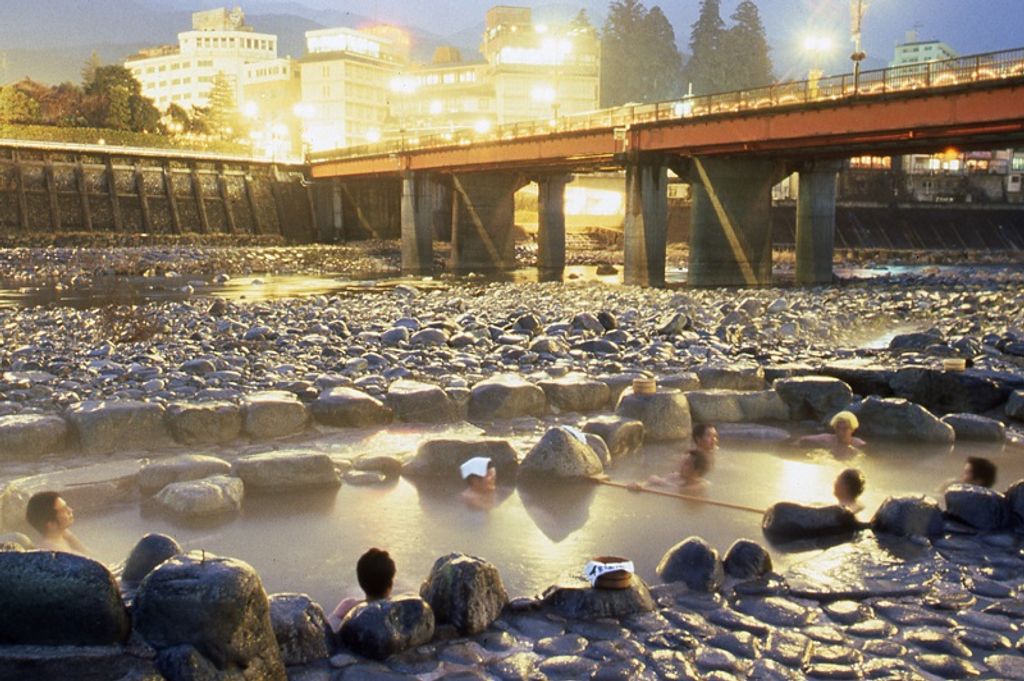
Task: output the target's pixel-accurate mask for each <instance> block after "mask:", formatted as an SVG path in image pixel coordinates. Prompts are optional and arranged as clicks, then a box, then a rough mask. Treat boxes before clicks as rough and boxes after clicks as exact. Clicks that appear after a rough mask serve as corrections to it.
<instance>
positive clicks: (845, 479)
mask: <svg viewBox="0 0 1024 681" xmlns="http://www.w3.org/2000/svg"><path fill="white" fill-rule="evenodd" d="M865 482H866V480H865V479H864V474H863V473H861V472H860V471H859V470H857V469H856V468H847V469H846V470H844V471H843V472H842V473H840V474H839V475H838V476H837V477H836V481H835V483H834V484H833V485H832V493H833V494H835V495H836V499H838V500H839V501H854V500H856V499H857V497H859V496H860V495H861V494H862V493H863V492H864V485H865Z"/></svg>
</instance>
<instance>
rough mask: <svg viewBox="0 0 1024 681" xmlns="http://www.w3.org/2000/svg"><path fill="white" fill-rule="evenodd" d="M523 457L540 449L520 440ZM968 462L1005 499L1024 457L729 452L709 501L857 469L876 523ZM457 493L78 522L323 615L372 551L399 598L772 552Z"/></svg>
mask: <svg viewBox="0 0 1024 681" xmlns="http://www.w3.org/2000/svg"><path fill="white" fill-rule="evenodd" d="M516 446H517V448H518V449H519V451H520V452H521V453H525V452H526V451H528V445H526V444H525V443H520V442H516ZM681 450H682V447H681V446H680V445H671V446H669V445H658V446H647V447H645V448H644V450H643V451H642V452H641V453H640V454H639V455H636V456H633V457H629V458H627V459H624V460H621V461H619V462H618V463H617V464H616V466H615V467H614V468H612V469H610V471H609V473H610V475H611V477H612V479H613V480H615V481H619V482H631V481H634V480H642V479H644V478H646V476H648V475H650V474H652V473H659V474H660V473H665V472H668V471H670V470H672V469H673V467H674V466H675V462H676V460H677V457H678V455H679V453H680V452H681ZM967 455H982V456H987V457H989V458H991V459H993V460H994V461H995V462H996V463H997V464H998V465H999V469H1000V471H999V480H998V481H997V484H996V487H997V489H1000V490H1002V489H1005V488H1006V487H1007V486H1009V484H1010V483H1012V482H1013V481H1015V480H1018V479H1020V478H1022V477H1024V456H1022V453H1021V452H1019V451H1013V450H1006V451H1004V450H1001V449H1000V448H979V447H965V446H959V447H957V448H956V449H952V450H951V449H949V448H939V449H936V448H930V449H922V448H908V447H894V446H886V445H882V446H876V447H874V448H873V449H869V450H868V453H867V455H865V456H861V457H858V459H856V460H854V461H850V462H841V461H835V460H833V459H831V458H830V457H827V456H821V457H816V456H808V455H807V454H806V453H805V452H802V451H794V450H791V449H785V448H775V449H772V448H768V447H766V446H765V445H763V444H762V445H757V446H750V445H742V444H738V443H735V442H729V441H727V440H724V441H723V444H722V448H721V451H720V452H719V456H718V461H717V465H716V468H715V469H714V470H713V471H712V472H711V474H710V476H709V479H710V480H711V482H712V484H711V486H710V488H709V489H708V490H707V492H706V496H707V498H709V499H716V500H722V501H728V502H732V503H738V504H742V505H745V506H752V507H756V508H760V509H763V508H766V507H768V506H770V505H771V504H772V503H774V502H776V501H780V500H790V501H800V502H812V503H813V502H830V501H832V496H831V490H832V480H833V479H834V478H835V476H836V474H837V473H838V472H839V470H841V469H842V468H844V467H846V466H847V465H856V466H857V467H859V468H861V469H862V470H863V471H864V473H865V475H866V476H867V480H868V486H867V490H866V491H865V493H864V496H863V498H862V500H863V502H864V504H865V506H866V510H865V511H864V512H862V514H861V517H862V518H864V519H870V517H871V515H872V514H873V512H874V510H875V508H877V506H878V504H879V503H880V502H881V501H882V500H883V499H884V498H885V497H886V496H888V495H890V494H902V493H926V494H931V495H933V496H936V497H938V496H939V493H938V488H939V487H940V486H941V484H942V483H943V482H944V481H945V480H948V479H950V478H953V477H958V476H959V474H960V471H961V469H962V467H963V461H964V458H965V457H966V456H967ZM460 491H461V486H460V485H459V484H457V483H456V484H440V483H434V484H423V483H413V482H411V481H409V480H405V479H396V480H394V481H393V482H391V483H389V484H385V485H382V486H369V487H360V486H353V485H345V486H343V487H341V488H340V489H337V490H330V491H318V492H307V493H301V494H288V495H259V496H258V495H247V497H246V499H245V502H244V507H243V510H242V512H241V513H240V514H239V515H237V516H234V517H231V518H227V519H219V520H216V521H208V522H203V523H183V522H181V521H176V520H174V519H171V518H168V517H166V516H163V515H159V514H155V513H152V512H150V511H147V510H146V509H145V507H144V506H140V505H139V504H138V503H130V504H129V503H125V504H121V505H117V506H113V507H110V508H107V509H104V510H102V511H93V512H88V513H85V512H83V513H79V514H78V519H77V522H76V524H75V531H76V533H77V534H78V536H79V537H80V538H81V539H82V540H83V541H84V542H85V544H86V545H87V546H89V547H90V548H91V549H92V551H93V552H94V554H95V556H96V557H97V558H98V559H100V560H102V561H104V562H107V563H116V562H119V561H122V560H123V559H124V558H125V556H126V555H127V554H128V552H129V551H130V550H131V548H132V546H133V545H134V544H135V542H136V541H137V540H138V539H139V537H140V536H142V535H143V534H145V533H147V532H163V533H166V534H170V535H172V536H174V537H175V538H177V539H178V541H179V542H181V544H182V545H183V546H184V547H185V548H186V549H205V550H207V551H210V552H213V553H216V554H220V555H225V556H233V557H236V558H240V559H242V560H245V561H246V562H248V563H250V564H252V565H253V566H254V567H255V568H256V569H257V570H258V571H259V573H260V575H261V576H262V579H263V583H264V586H265V588H266V590H267V592H268V593H275V592H283V591H299V592H305V593H308V594H309V595H310V596H311V597H312V598H313V599H314V600H316V601H317V602H319V603H320V604H321V605H323V606H324V607H325V608H329V607H332V606H333V604H334V603H335V602H336V601H337V600H338V599H340V598H341V597H343V596H346V595H351V594H356V593H358V586H357V584H356V580H355V562H356V559H357V558H358V556H359V555H360V554H361V553H362V552H363V551H364V550H365V549H367V548H368V547H370V546H380V547H384V548H386V549H387V550H388V551H390V552H391V554H392V555H393V556H394V558H395V560H396V562H397V564H398V576H397V579H396V592H398V591H415V590H418V589H419V585H420V582H421V581H422V580H423V579H424V578H425V577H426V575H427V573H428V572H429V570H430V567H431V565H432V564H433V562H434V561H435V560H436V559H437V558H438V557H440V556H442V555H445V554H447V553H450V552H453V551H461V552H465V553H469V554H473V555H478V556H482V557H484V558H486V559H488V560H490V561H491V562H493V563H494V564H495V565H497V567H498V568H499V570H500V571H501V574H502V577H503V579H504V581H505V585H506V587H507V588H508V590H509V593H510V595H512V596H513V597H516V596H530V595H535V594H537V593H539V592H541V591H543V590H544V589H545V588H546V587H547V586H549V585H551V584H552V583H554V582H555V581H557V580H558V578H559V577H560V576H564V575H566V574H571V573H579V571H580V570H581V569H582V566H583V564H584V563H585V562H586V560H587V559H588V558H590V557H593V556H596V555H609V554H610V555H621V556H627V557H629V558H631V559H632V560H633V561H634V562H635V564H636V566H637V570H638V572H639V573H640V575H641V576H643V577H644V578H645V579H647V580H649V581H652V580H655V574H654V571H655V567H656V566H657V563H658V561H659V560H660V558H661V556H662V554H663V553H664V552H665V550H666V549H668V548H669V547H670V546H672V545H673V544H675V543H676V542H678V541H680V540H682V539H684V538H686V537H688V536H691V535H699V536H702V537H704V538H705V539H706V540H708V541H709V542H710V543H711V544H712V545H713V546H715V547H716V548H718V549H719V551H721V552H724V551H725V550H726V549H727V548H728V547H729V545H730V544H731V543H732V542H733V541H734V540H735V539H737V538H740V537H748V538H751V539H755V540H757V541H759V542H761V543H764V544H766V541H765V539H764V537H763V535H762V534H761V529H760V522H761V517H760V515H758V514H754V513H749V512H744V511H738V510H730V509H725V508H720V507H716V506H711V505H708V504H703V503H697V502H688V501H682V500H678V499H672V498H667V497H663V496H657V495H652V494H643V493H636V492H631V491H628V490H623V489H616V488H612V487H607V486H597V485H594V484H591V483H579V484H564V483H561V484H554V485H531V486H529V487H519V488H514V487H503V488H502V489H501V491H500V493H499V499H500V502H499V503H498V505H497V506H496V507H495V508H493V509H492V510H490V511H480V510H475V509H470V508H468V507H467V506H466V505H465V503H464V502H463V501H462V499H461V498H460V496H459V493H460ZM769 548H770V550H771V551H772V554H773V557H774V559H775V562H776V569H780V568H785V567H786V566H787V565H790V564H792V563H794V562H797V561H799V560H801V559H802V558H803V557H805V556H806V555H807V553H806V552H807V551H808V550H813V548H809V547H807V546H801V547H793V546H786V547H779V546H769Z"/></svg>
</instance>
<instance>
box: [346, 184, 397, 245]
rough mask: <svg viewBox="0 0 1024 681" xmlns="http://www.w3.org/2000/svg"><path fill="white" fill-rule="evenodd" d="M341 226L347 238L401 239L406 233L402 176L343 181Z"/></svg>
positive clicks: (352, 239)
mask: <svg viewBox="0 0 1024 681" xmlns="http://www.w3.org/2000/svg"><path fill="white" fill-rule="evenodd" d="M340 192H341V226H342V234H343V235H344V239H345V240H346V241H357V240H360V239H397V238H398V237H399V235H401V233H402V180H401V179H399V178H393V177H387V178H374V179H371V180H351V181H348V182H342V183H341V185H340Z"/></svg>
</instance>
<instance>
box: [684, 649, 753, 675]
mask: <svg viewBox="0 0 1024 681" xmlns="http://www.w3.org/2000/svg"><path fill="white" fill-rule="evenodd" d="M694 662H696V663H697V667H698V668H699V669H701V670H704V671H713V670H716V669H717V670H721V671H724V672H730V673H732V674H736V673H739V672H740V671H742V669H743V665H742V663H741V662H740V661H739V660H737V659H736V656H735V655H733V654H732V653H730V652H729V651H727V650H719V649H717V648H709V647H705V648H700V649H698V650H697V654H696V655H695V656H694Z"/></svg>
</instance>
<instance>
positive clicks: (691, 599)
mask: <svg viewBox="0 0 1024 681" xmlns="http://www.w3.org/2000/svg"><path fill="white" fill-rule="evenodd" d="M675 602H676V605H678V606H679V607H681V608H684V609H687V610H696V611H698V612H709V611H712V610H718V609H719V608H721V607H722V596H721V595H719V594H717V593H715V594H702V593H689V594H682V595H679V596H677V597H676V599H675Z"/></svg>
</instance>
